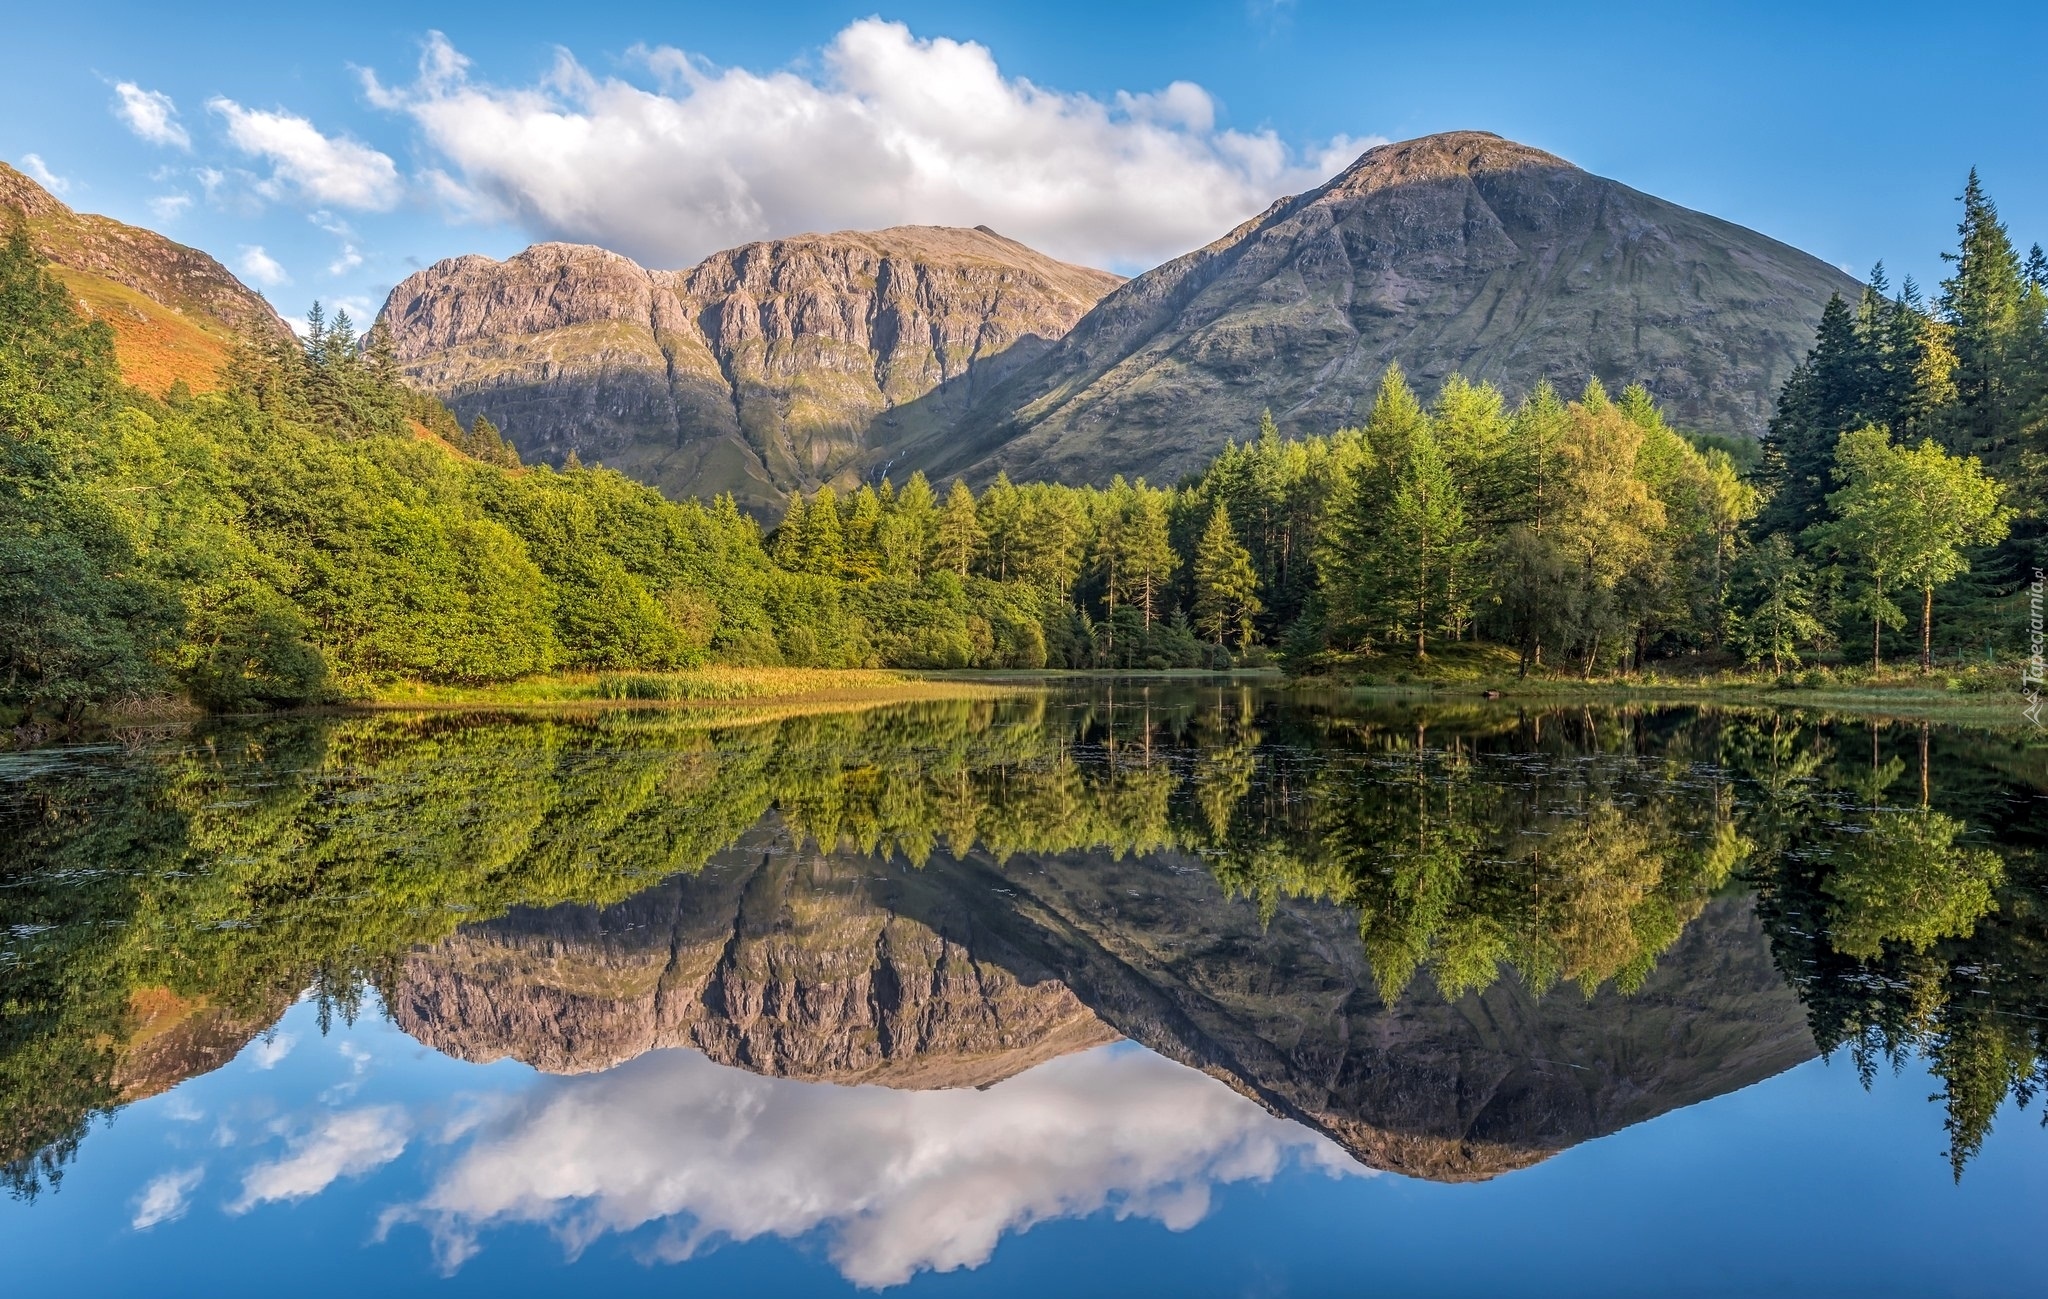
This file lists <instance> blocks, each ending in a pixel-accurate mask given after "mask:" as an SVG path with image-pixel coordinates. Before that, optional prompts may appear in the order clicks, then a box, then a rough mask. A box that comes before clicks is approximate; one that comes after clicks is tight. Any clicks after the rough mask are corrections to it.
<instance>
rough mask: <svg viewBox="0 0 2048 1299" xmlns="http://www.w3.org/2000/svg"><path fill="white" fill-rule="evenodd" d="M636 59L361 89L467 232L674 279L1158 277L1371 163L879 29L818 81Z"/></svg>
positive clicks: (868, 22) (847, 43) (431, 60)
mask: <svg viewBox="0 0 2048 1299" xmlns="http://www.w3.org/2000/svg"><path fill="white" fill-rule="evenodd" d="M635 54H636V57H637V59H638V62H639V66H640V67H641V68H642V69H643V70H644V71H645V73H646V74H647V77H648V79H650V80H651V81H653V82H654V83H655V84H656V85H657V87H658V88H656V89H648V88H646V87H643V86H641V85H638V84H634V83H633V82H629V81H627V80H624V79H620V78H615V77H604V78H601V77H598V76H594V75H593V74H591V73H590V72H588V71H587V70H585V69H584V68H583V66H582V65H581V64H579V63H578V62H577V61H576V60H575V59H574V58H573V57H572V56H571V55H570V54H568V53H567V52H562V53H561V54H559V55H558V57H557V61H556V64H555V67H554V68H553V70H552V71H551V72H550V73H549V74H548V75H547V76H546V77H544V78H542V79H541V80H540V81H539V82H537V83H536V84H533V85H530V86H523V87H522V86H500V85H493V84H490V83H488V82H485V81H483V80H480V79H478V78H476V77H474V76H473V75H472V71H471V66H470V63H469V60H468V59H466V58H465V57H464V56H463V55H462V54H461V53H460V52H458V51H457V50H456V49H455V48H454V47H453V46H452V45H450V44H449V43H448V41H447V40H446V38H444V37H442V36H441V35H439V34H438V33H436V34H435V35H434V36H433V37H432V38H431V39H430V40H429V42H428V44H427V47H426V50H425V53H424V54H423V56H422V58H421V62H420V69H419V74H418V76H417V78H416V79H415V80H414V81H413V83H412V84H411V85H409V86H404V87H392V86H387V85H385V84H383V83H382V82H380V81H379V80H378V79H377V78H376V76H375V75H374V74H371V73H365V74H364V81H365V86H366V89H367V92H368V94H369V97H370V99H371V101H372V102H373V103H375V104H377V105H379V106H381V107H384V108H387V109H391V110H395V111H399V112H402V113H404V114H406V115H408V116H409V117H410V118H411V119H412V120H413V121H414V122H415V123H416V124H417V126H418V128H419V129H420V131H421V132H422V134H423V136H424V137H425V141H426V143H427V144H428V145H429V146H430V147H431V148H433V149H434V150H436V151H438V152H439V153H440V154H441V155H442V157H443V158H444V159H445V160H446V161H447V163H448V164H449V168H448V169H447V170H446V171H442V170H438V169H437V170H436V171H435V172H433V173H432V174H430V175H428V176H425V177H423V180H424V181H425V182H426V188H427V189H428V190H429V191H430V192H432V193H434V194H437V195H438V196H439V197H440V198H441V200H442V201H443V202H444V203H447V204H449V205H450V206H451V207H452V208H454V209H456V210H458V211H459V212H460V213H462V214H464V215H468V216H484V217H487V218H488V217H498V218H510V219H513V220H516V221H518V222H520V223H521V224H523V225H525V226H526V227H527V228H529V229H531V230H534V231H536V232H537V233H541V234H544V235H547V236H549V237H559V238H568V239H581V240H590V241H594V242H597V243H602V244H605V245H607V246H610V247H615V248H618V249H620V250H621V251H624V252H627V253H630V254H632V255H634V256H636V257H639V258H641V259H643V260H646V261H650V262H654V263H657V264H666V265H682V264H686V263H689V262H693V261H695V260H697V259H699V258H701V257H702V256H704V255H705V254H706V253H709V252H711V251H714V250H716V249H718V248H721V247H727V246H730V245H732V244H735V243H741V242H745V241H747V240H750V239H758V238H764V237H769V236H775V235H786V234H792V233H797V232H801V231H807V230H833V229H840V228H847V227H854V228H874V227H878V226H887V225H896V224H904V223H931V224H942V225H981V224H985V225H989V226H992V227H994V228H995V229H997V230H999V231H1001V232H1002V233H1004V234H1006V235H1009V236H1011V237H1013V238H1016V239H1021V240H1023V241H1024V242H1025V243H1028V244H1032V245H1034V246H1036V247H1039V248H1043V249H1045V250H1046V251H1048V252H1051V253H1054V254H1055V255H1057V256H1061V257H1065V258H1069V259H1072V260H1076V261H1085V262H1093V263H1097V264H1104V265H1112V266H1122V267H1135V266H1143V265H1150V264H1151V263H1153V262H1156V261H1158V260H1160V259H1161V258H1164V257H1167V256H1170V255H1173V254H1176V253H1180V252H1184V251H1186V250H1188V249H1190V248H1194V247H1197V246H1199V245H1201V244H1203V243H1206V242H1207V241H1209V240H1211V239H1214V238H1215V237H1217V236H1218V235H1220V234H1221V233H1223V232H1224V231H1225V230H1228V229H1229V228H1230V227H1231V226H1233V225H1235V224H1236V223H1238V222H1240V221H1242V220H1244V219H1245V218H1246V217H1249V216H1252V215H1254V214H1256V213H1258V212H1259V211H1262V210H1263V209H1264V208H1265V207H1266V206H1267V205H1268V204H1270V203H1271V202H1272V201H1273V200H1274V199H1275V198H1276V197H1278V196H1280V195H1281V194H1283V193H1290V192H1296V191H1299V190H1301V189H1304V188H1307V187H1310V186H1313V185H1315V184H1317V183H1319V182H1320V181H1322V180H1323V179H1325V178H1327V177H1328V176H1329V175H1331V174H1332V173H1334V172H1335V171H1336V170H1337V169H1339V168H1340V167H1341V166H1343V165H1344V164H1345V163H1346V162H1348V161H1349V160H1350V159H1351V158H1352V156H1354V155H1355V154H1356V153H1357V152H1358V151H1359V150H1360V149H1362V148H1363V147H1365V145H1366V144H1367V143H1368V142H1367V141H1364V140H1352V139H1346V138H1341V137H1340V138H1338V139H1334V140H1331V141H1329V142H1328V143H1327V144H1325V145H1323V146H1320V147H1318V148H1316V149H1313V150H1310V151H1309V152H1308V153H1306V154H1302V153H1298V152H1296V151H1294V150H1291V149H1290V148H1289V147H1288V146H1287V145H1286V144H1285V143H1284V142H1283V141H1281V139H1280V138H1279V137H1278V136H1277V135H1275V134H1274V133H1273V132H1272V131H1249V132H1248V131H1239V130H1234V129H1218V127H1217V124H1216V105H1215V103H1214V101H1213V100H1212V99H1211V97H1210V95H1209V94H1208V92H1207V91H1205V90H1203V89H1202V88H1201V87H1200V86H1197V85H1194V84H1192V83H1190V82H1185V81H1179V82H1174V83H1173V84H1172V85H1169V86H1167V87H1166V88H1165V89H1163V90H1159V91H1156V92H1148V93H1136V94H1134V93H1128V92H1120V93H1118V94H1116V95H1114V96H1112V97H1111V98H1109V99H1107V100H1104V99H1098V98H1095V97H1093V96H1090V95H1082V94H1068V93H1063V92H1060V91H1057V90H1049V89H1046V88H1044V87H1040V86H1038V85H1035V84H1033V83H1032V82H1030V81H1028V80H1025V79H1023V78H1021V77H1008V76H1005V75H1004V74H1003V72H1002V70H1001V69H1000V68H999V67H998V66H997V64H996V60H995V57H994V56H993V55H992V54H991V53H990V52H989V50H988V49H987V48H986V47H984V46H982V45H979V44H975V43H973V42H970V41H954V40H946V39H934V40H921V39H918V38H917V37H915V36H913V35H912V34H911V32H910V31H909V29H908V28H906V27H904V26H903V25H902V24H900V23H891V22H884V21H882V20H880V19H875V18H871V19H864V20H862V21H859V22H855V23H853V24H851V25H849V26H848V27H846V28H845V29H844V30H843V31H841V32H840V33H839V35H838V36H837V37H836V38H835V39H834V40H833V42H832V43H831V45H830V46H828V47H827V48H826V50H825V52H824V58H823V61H822V67H821V68H820V70H819V71H818V72H817V73H816V74H815V75H812V74H806V73H799V72H795V71H781V72H773V73H768V74H759V73H755V72H751V71H747V70H745V69H741V68H722V69H721V68H715V67H712V66H711V65H709V64H707V63H705V62H704V61H703V60H701V59H699V58H696V57H694V56H692V55H690V54H688V53H686V52H684V51H681V50H677V49H671V48H657V49H651V50H649V49H641V50H637V51H636V52H635Z"/></svg>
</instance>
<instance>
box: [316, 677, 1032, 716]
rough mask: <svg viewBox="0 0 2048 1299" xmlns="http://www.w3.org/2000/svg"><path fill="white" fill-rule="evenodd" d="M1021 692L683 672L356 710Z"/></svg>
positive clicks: (534, 684)
mask: <svg viewBox="0 0 2048 1299" xmlns="http://www.w3.org/2000/svg"><path fill="white" fill-rule="evenodd" d="M1016 689H1018V687H1017V686H1016V685H1014V684H1009V683H1000V682H995V681H974V680H968V679H962V678H960V677H957V676H955V677H948V678H938V677H934V676H928V675H924V674H920V673H915V672H892V671H885V670H877V669H865V668H743V667H703V668H692V669H689V670H686V671H680V672H605V673H578V674H565V675H559V676H547V677H534V678H531V679H528V680H525V681H510V682H504V683H500V684H497V685H487V686H448V685H427V684H423V683H419V682H398V683H396V684H393V685H389V686H382V687H379V688H378V689H377V690H376V691H375V692H374V693H373V694H372V695H370V697H369V698H367V699H364V700H359V701H351V706H355V707H369V708H405V709H415V708H521V707H536V708H539V707H547V708H552V707H559V706H561V705H563V704H635V705H656V706H659V705H663V704H675V705H705V704H760V705H775V704H799V703H801V704H835V705H864V704H877V703H898V702H903V701H910V700H921V699H977V698H987V697H989V696H992V695H999V694H1008V693H1012V692H1014V691H1015V690H1016Z"/></svg>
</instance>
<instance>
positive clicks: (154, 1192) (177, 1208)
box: [128, 1165, 206, 1231]
mask: <svg viewBox="0 0 2048 1299" xmlns="http://www.w3.org/2000/svg"><path fill="white" fill-rule="evenodd" d="M205 1176H206V1168H205V1166H204V1165H201V1166H200V1167H197V1168H181V1169H177V1170H175V1171H173V1172H168V1173H162V1174H159V1175H158V1176H156V1177H153V1178H151V1179H150V1181H149V1185H147V1186H145V1187H143V1188H142V1194H141V1195H139V1196H137V1197H136V1198H135V1217H134V1218H133V1219H131V1220H130V1221H129V1224H128V1225H129V1226H131V1227H133V1228H134V1229H135V1230H137V1231H148V1230H149V1229H150V1228H151V1227H154V1226H156V1225H157V1224H158V1223H160V1222H175V1221H176V1220H177V1219H179V1218H182V1217H184V1216H185V1210H186V1209H188V1208H190V1207H191V1206H192V1192H193V1191H195V1190H198V1189H199V1182H200V1179H202V1178H203V1177H205Z"/></svg>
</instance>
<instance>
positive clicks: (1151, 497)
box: [1117, 479, 1180, 632]
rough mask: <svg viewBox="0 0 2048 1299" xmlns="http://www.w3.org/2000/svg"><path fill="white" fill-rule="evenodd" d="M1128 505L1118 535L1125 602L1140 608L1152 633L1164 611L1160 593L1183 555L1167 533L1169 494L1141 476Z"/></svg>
mask: <svg viewBox="0 0 2048 1299" xmlns="http://www.w3.org/2000/svg"><path fill="white" fill-rule="evenodd" d="M1125 508H1126V514H1125V517H1124V519H1123V520H1122V526H1121V527H1120V529H1119V531H1118V537H1117V547H1118V551H1119V555H1118V564H1117V567H1118V575H1117V577H1118V581H1120V582H1121V583H1122V585H1123V590H1122V595H1123V597H1124V603H1126V604H1130V605H1136V606H1137V607H1138V610H1139V612H1140V613H1141V614H1143V616H1144V624H1145V630H1146V631H1148V632H1149V631H1150V630H1151V629H1152V620H1153V618H1154V617H1156V616H1158V614H1159V613H1161V612H1162V610H1161V609H1160V608H1159V605H1160V595H1161V593H1162V592H1163V591H1164V590H1165V587H1166V582H1167V579H1168V578H1170V577H1172V576H1173V571H1174V569H1176V568H1178V567H1179V566H1180V557H1179V556H1178V555H1175V554H1174V553H1173V542H1172V540H1171V538H1170V537H1169V535H1168V532H1167V517H1166V500H1165V493H1163V492H1159V491H1155V490H1152V489H1151V488H1148V487H1146V486H1145V482H1144V480H1143V479H1140V480H1138V482H1137V483H1136V484H1134V485H1133V487H1132V490H1131V494H1130V496H1129V499H1128V504H1127V505H1126V507H1125Z"/></svg>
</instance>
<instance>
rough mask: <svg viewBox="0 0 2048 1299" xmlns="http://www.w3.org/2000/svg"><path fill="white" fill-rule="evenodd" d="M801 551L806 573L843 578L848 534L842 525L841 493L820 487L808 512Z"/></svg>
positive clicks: (805, 516) (805, 518)
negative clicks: (840, 513)
mask: <svg viewBox="0 0 2048 1299" xmlns="http://www.w3.org/2000/svg"><path fill="white" fill-rule="evenodd" d="M801 545H802V549H801V552H800V554H801V562H802V567H803V571H804V572H806V573H816V574H818V575H819V576H820V577H837V576H839V569H840V565H841V564H842V563H843V562H844V561H845V559H846V546H845V536H844V531H843V529H842V528H841V526H840V523H839V493H837V492H835V491H833V490H832V488H831V486H830V485H829V484H828V485H827V486H824V487H820V488H819V489H818V490H817V493H816V494H815V495H814V496H812V497H811V505H810V508H809V509H808V510H806V511H805V512H804V528H803V538H802V543H801Z"/></svg>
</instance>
